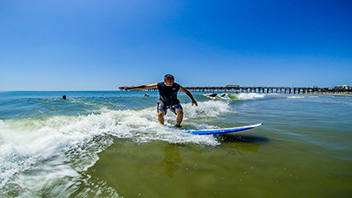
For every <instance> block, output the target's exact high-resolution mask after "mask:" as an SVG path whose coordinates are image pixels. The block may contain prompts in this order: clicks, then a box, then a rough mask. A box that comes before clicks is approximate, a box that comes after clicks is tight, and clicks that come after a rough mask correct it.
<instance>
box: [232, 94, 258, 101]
mask: <svg viewBox="0 0 352 198" xmlns="http://www.w3.org/2000/svg"><path fill="white" fill-rule="evenodd" d="M264 97H265V94H259V93H240V94H238V96H237V98H238V99H239V100H254V99H258V98H264Z"/></svg>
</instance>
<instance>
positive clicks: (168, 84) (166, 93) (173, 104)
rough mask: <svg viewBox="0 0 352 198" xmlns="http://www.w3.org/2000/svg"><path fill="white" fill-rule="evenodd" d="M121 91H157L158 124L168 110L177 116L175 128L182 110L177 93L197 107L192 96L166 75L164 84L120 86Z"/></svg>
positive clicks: (178, 125)
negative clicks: (186, 97) (184, 95)
mask: <svg viewBox="0 0 352 198" xmlns="http://www.w3.org/2000/svg"><path fill="white" fill-rule="evenodd" d="M122 88H123V89H125V90H129V89H155V88H158V90H159V96H160V98H159V101H158V102H157V104H158V106H157V111H158V121H159V123H160V124H164V116H165V115H166V113H167V109H170V110H171V111H172V112H174V113H175V114H176V115H177V119H176V125H175V127H176V128H181V122H182V120H183V110H182V106H181V104H180V101H179V100H178V98H177V93H178V91H182V92H184V93H185V94H187V96H188V97H189V98H190V99H191V100H192V105H193V104H194V105H196V106H198V103H197V101H196V100H194V98H193V95H192V94H191V92H189V91H188V90H187V89H186V88H184V87H183V86H182V85H180V84H178V83H175V78H174V76H173V75H171V74H166V75H165V76H164V82H159V83H154V84H150V85H139V86H132V87H126V86H122Z"/></svg>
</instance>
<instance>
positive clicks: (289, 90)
mask: <svg viewBox="0 0 352 198" xmlns="http://www.w3.org/2000/svg"><path fill="white" fill-rule="evenodd" d="M185 88H186V89H188V90H189V91H191V92H231V93H281V94H304V93H324V92H325V93H326V92H329V93H332V92H347V93H350V92H352V90H351V89H338V88H322V87H264V86H263V87H240V86H234V87H232V86H225V87H222V86H217V87H210V86H207V87H189V86H186V87H185ZM119 89H120V90H121V91H122V90H123V89H122V88H121V87H119ZM130 91H141V90H130ZM144 91H157V89H146V90H144Z"/></svg>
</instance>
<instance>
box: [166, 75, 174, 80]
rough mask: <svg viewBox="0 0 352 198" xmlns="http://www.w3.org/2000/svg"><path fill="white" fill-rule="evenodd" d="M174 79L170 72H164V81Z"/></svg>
mask: <svg viewBox="0 0 352 198" xmlns="http://www.w3.org/2000/svg"><path fill="white" fill-rule="evenodd" d="M174 79H175V78H174V76H173V75H171V74H166V75H165V76H164V81H165V80H174Z"/></svg>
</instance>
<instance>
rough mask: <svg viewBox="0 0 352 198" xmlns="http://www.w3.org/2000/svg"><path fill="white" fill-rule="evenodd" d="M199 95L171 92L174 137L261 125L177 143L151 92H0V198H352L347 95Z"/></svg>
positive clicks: (351, 117)
mask: <svg viewBox="0 0 352 198" xmlns="http://www.w3.org/2000/svg"><path fill="white" fill-rule="evenodd" d="M144 93H148V94H149V95H150V97H142V96H143V94H144ZM64 94H65V95H66V96H67V100H60V99H59V98H61V96H62V95H64ZM202 94H203V93H198V92H194V93H193V95H194V97H195V98H196V100H197V101H198V104H199V105H198V107H195V106H192V105H191V101H190V99H189V98H188V97H187V96H186V95H184V94H179V98H180V100H181V104H182V105H183V108H184V114H185V115H184V121H183V123H182V125H183V127H184V128H187V129H206V128H217V127H236V126H242V125H250V124H256V123H260V122H263V123H264V125H263V126H260V127H258V128H256V129H252V130H248V131H244V132H240V133H234V134H227V135H218V136H197V135H190V134H185V133H182V131H180V130H177V129H174V128H173V127H172V126H173V125H174V124H175V119H176V116H175V115H173V114H172V113H171V112H168V114H167V115H166V117H165V122H166V124H165V125H164V126H162V125H160V124H159V123H158V121H157V116H156V101H157V99H158V94H157V93H156V92H142V91H141V92H119V91H97V92H94V91H90V92H85V91H81V92H78V91H77V92H0V170H1V171H0V197H126V198H128V197H202V198H203V197H319V198H320V197H339V198H341V197H346V198H347V197H348V198H349V197H352V188H351V184H352V144H351V143H352V97H344V96H332V95H313V94H296V95H289V94H257V93H241V94H237V95H236V94H234V95H233V97H232V99H228V100H222V99H219V100H210V99H208V98H207V97H204V96H203V95H202Z"/></svg>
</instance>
